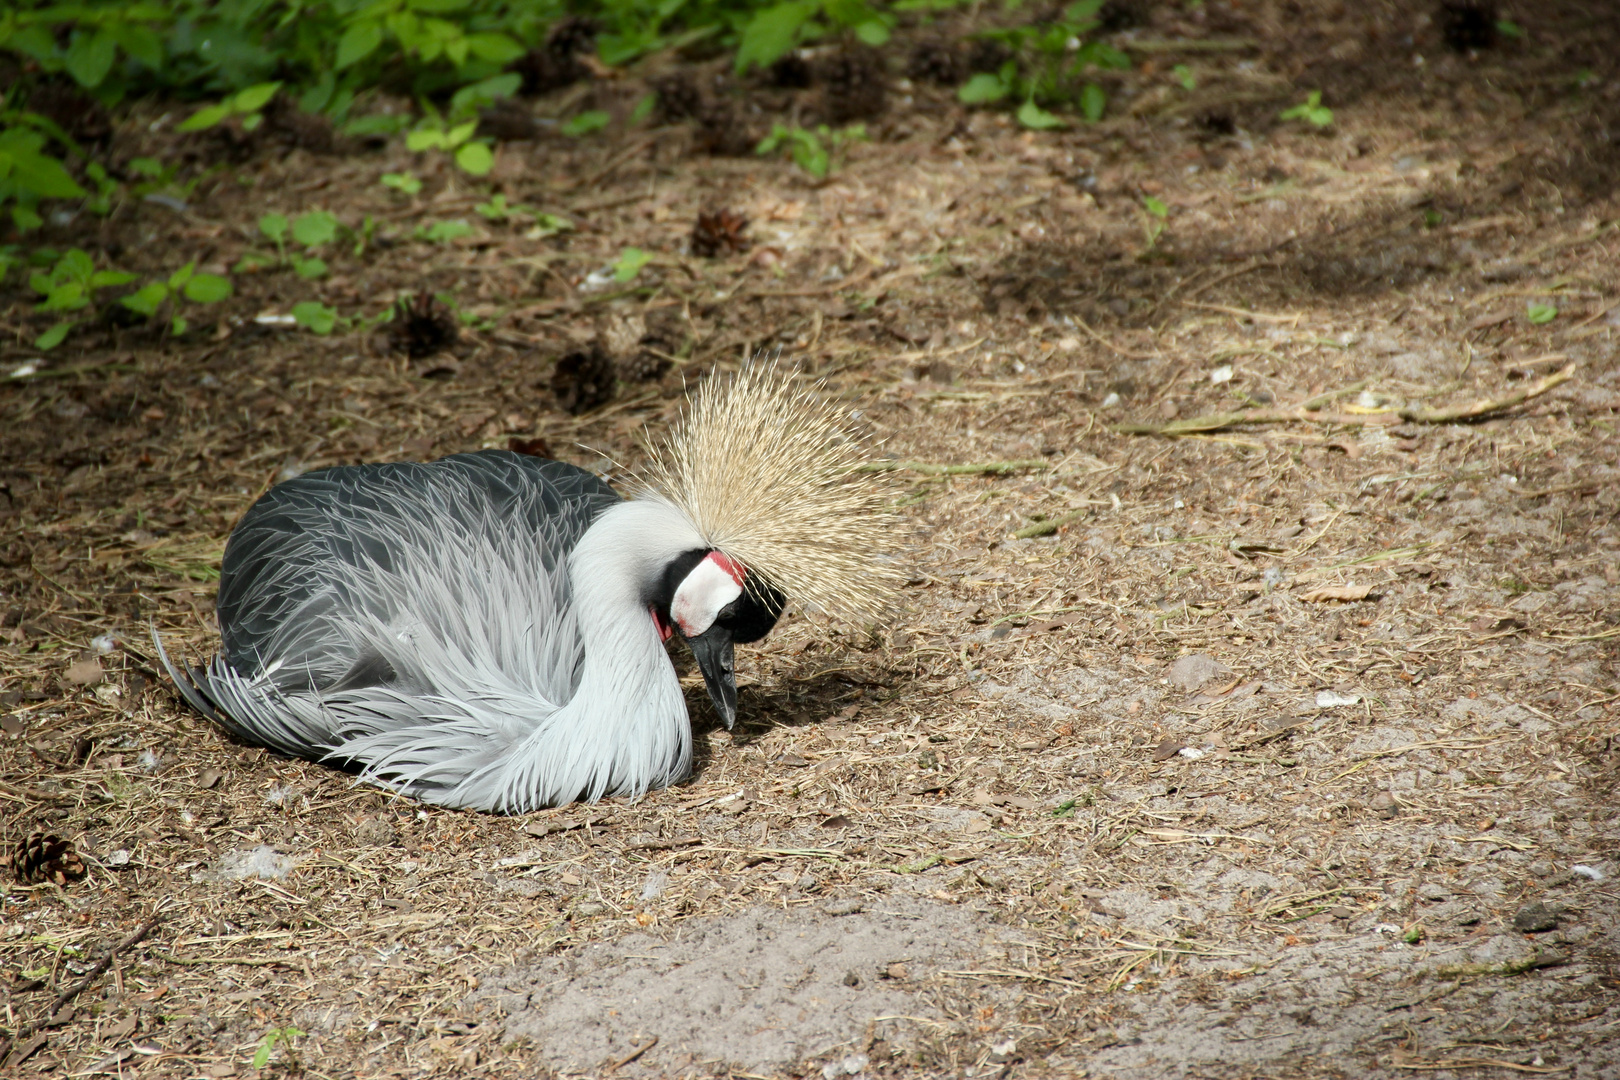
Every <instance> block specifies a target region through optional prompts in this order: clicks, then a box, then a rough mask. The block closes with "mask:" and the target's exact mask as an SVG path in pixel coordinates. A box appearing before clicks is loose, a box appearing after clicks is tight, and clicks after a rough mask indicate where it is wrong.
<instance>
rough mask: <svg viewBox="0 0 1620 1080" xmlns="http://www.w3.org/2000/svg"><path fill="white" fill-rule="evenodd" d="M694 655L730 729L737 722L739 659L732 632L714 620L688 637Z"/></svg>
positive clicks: (715, 706)
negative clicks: (710, 624) (734, 649)
mask: <svg viewBox="0 0 1620 1080" xmlns="http://www.w3.org/2000/svg"><path fill="white" fill-rule="evenodd" d="M686 643H687V644H688V645H690V646H691V647H692V655H693V656H695V657H697V662H698V668H699V670H701V671H702V672H703V681H704V682H705V683H707V684H708V687H709V700H710V701H712V702H714V711H715V712H717V713H719V714H720V719H721V720H724V721H725V723H726V730H727V731H730V730H731V727H732V725H733V724H735V723H736V722H737V661H736V657H735V655H734V653H733V649H732V641H731V631H729V630H727V629H726V628H725V627H723V626H721V625H720V624H719V623H715V624H714V625H713V626H711V627H709V628H708V629H707V630H705V631H703V633H701V634H699V635H698V636H697V637H694V638H687V639H686Z"/></svg>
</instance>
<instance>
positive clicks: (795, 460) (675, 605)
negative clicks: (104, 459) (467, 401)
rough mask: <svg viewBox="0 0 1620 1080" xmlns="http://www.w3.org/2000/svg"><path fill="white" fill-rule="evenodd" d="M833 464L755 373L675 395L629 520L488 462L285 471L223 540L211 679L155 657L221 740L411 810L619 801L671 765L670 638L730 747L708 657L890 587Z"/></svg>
mask: <svg viewBox="0 0 1620 1080" xmlns="http://www.w3.org/2000/svg"><path fill="white" fill-rule="evenodd" d="M857 446H858V444H857V443H856V441H855V440H854V439H853V438H852V437H851V433H850V431H849V430H848V425H847V423H846V422H845V421H844V420H843V419H841V417H840V416H839V414H838V413H837V412H836V411H835V410H834V409H833V408H832V407H831V406H830V405H828V404H827V403H826V402H825V401H824V400H823V399H822V398H821V397H820V396H819V395H818V394H816V393H815V392H814V391H813V390H810V389H806V388H804V387H802V386H799V385H797V384H796V383H794V382H793V381H792V380H791V379H790V378H789V377H787V376H785V375H782V374H780V373H778V372H776V371H775V370H774V368H772V367H769V366H765V365H756V366H754V367H752V368H749V369H746V370H745V371H744V372H743V373H742V374H740V375H737V376H735V377H733V378H731V379H729V380H728V379H725V378H722V377H720V376H715V377H713V378H711V379H709V380H708V381H707V382H706V383H705V384H704V385H703V386H702V387H701V388H700V389H699V391H698V392H697V394H696V395H695V396H694V399H693V400H692V402H691V403H690V405H689V407H688V409H687V411H686V413H685V415H684V417H683V418H682V419H681V420H680V421H679V422H678V423H677V424H676V426H675V428H674V430H673V431H672V433H671V435H670V437H669V439H668V440H667V441H666V442H665V444H664V445H663V446H662V447H661V448H660V449H658V450H656V451H655V452H654V453H653V455H652V459H651V464H650V465H649V467H648V469H647V471H646V475H645V477H644V478H643V479H642V480H641V481H640V483H639V486H638V489H637V490H636V491H635V492H634V495H635V497H634V498H631V499H628V500H627V499H624V498H621V497H620V496H619V495H618V494H617V493H616V492H615V491H614V490H613V489H612V488H610V487H608V486H607V484H605V483H603V482H602V481H601V480H600V479H598V478H597V477H595V476H594V475H592V474H591V473H588V472H586V471H584V470H582V469H578V468H575V467H574V466H571V465H567V464H564V463H561V462H556V461H546V460H542V459H538V458H531V457H525V456H522V455H518V454H512V453H507V452H504V451H487V450H486V451H482V452H479V453H472V454H458V455H456V456H454V457H449V458H445V459H443V460H441V461H435V462H430V463H427V464H417V463H393V464H377V465H357V466H345V467H340V468H332V469H325V470H321V471H319V472H312V473H307V474H305V475H303V476H300V477H297V478H295V479H292V480H289V481H287V482H285V483H282V484H279V485H277V486H276V487H274V488H271V489H270V490H269V491H268V492H266V493H265V495H264V496H263V497H262V498H260V499H259V500H258V501H257V502H256V503H254V504H253V506H252V507H251V508H250V509H249V510H248V512H247V514H246V515H245V516H244V517H243V518H242V521H241V523H240V524H239V525H238V526H237V527H236V529H235V531H234V532H233V533H232V534H231V537H230V540H229V541H228V542H227V544H226V546H225V556H224V562H223V565H222V568H221V571H220V584H219V602H218V615H219V628H220V638H221V643H220V651H219V653H218V654H217V655H216V656H215V657H214V658H213V660H212V661H211V662H209V664H208V665H207V666H206V667H202V668H194V669H192V670H191V672H190V678H189V679H187V678H184V677H182V676H181V674H180V673H179V672H178V671H176V670H175V668H174V666H173V665H172V664H171V663H170V661H169V657H168V655H167V653H164V652H163V647H162V644H161V642H158V643H157V647H158V650H159V652H160V654H161V655H162V659H163V663H164V665H165V667H166V668H167V669H168V672H169V675H170V677H171V678H172V679H174V682H175V686H176V687H177V688H178V689H179V691H180V693H181V695H182V696H183V697H184V698H185V699H186V701H187V702H188V703H189V704H190V705H191V706H192V707H193V708H195V709H196V710H198V711H199V712H201V713H203V714H204V715H206V716H208V717H210V718H212V719H213V720H214V721H216V722H218V723H219V724H220V725H221V726H223V727H225V728H227V729H228V730H230V731H231V732H232V733H234V734H235V735H237V736H239V737H241V738H243V739H246V740H248V741H250V742H254V743H258V744H260V745H263V746H267V747H269V748H271V749H273V750H276V751H279V752H280V753H283V754H287V755H291V756H295V757H302V758H308V759H311V760H316V761H323V762H328V763H332V764H336V765H341V766H344V767H347V768H350V769H353V770H356V771H358V773H359V775H360V778H361V779H363V780H367V781H371V782H374V783H378V784H381V785H384V786H387V787H391V788H393V789H395V790H397V791H400V792H403V793H405V794H409V795H412V796H415V797H418V798H421V799H423V800H425V801H427V802H432V803H437V804H440V805H444V806H451V807H465V808H471V809H477V810H488V811H494V812H498V813H523V812H526V811H529V810H535V809H539V808H541V807H546V806H554V805H558V804H560V803H565V802H570V801H573V800H575V799H590V800H594V799H598V798H601V797H602V796H604V795H639V794H641V793H643V792H646V791H648V790H649V789H652V788H657V787H662V786H664V785H667V784H670V783H672V782H674V781H677V780H680V779H681V778H683V777H684V776H685V775H686V774H687V773H688V772H689V770H690V768H691V761H692V728H691V722H690V719H689V717H688V716H687V710H686V702H685V698H684V697H683V695H682V693H681V686H680V681H679V679H678V678H677V676H676V673H675V669H674V666H673V665H672V663H671V661H670V658H669V655H668V653H667V652H666V646H665V642H666V640H667V639H668V638H669V637H671V636H672V635H675V634H678V635H680V637H681V638H683V639H684V640H685V641H686V643H687V644H688V645H689V646H690V647H691V649H692V652H693V654H694V655H695V657H696V659H697V662H698V666H699V668H701V669H702V672H703V678H704V681H705V683H706V684H707V686H708V691H709V697H710V699H711V700H712V701H713V702H714V706H715V709H716V710H717V711H718V712H719V714H720V717H721V719H722V720H724V722H725V724H726V726H727V727H728V728H729V727H730V726H731V725H732V723H733V721H734V720H735V717H736V708H737V686H736V681H735V676H734V671H733V651H732V650H733V646H734V645H735V644H737V643H742V642H750V641H756V640H758V639H760V638H762V637H764V636H765V634H766V633H768V632H769V631H770V629H771V628H772V626H773V625H774V624H775V623H776V620H777V618H778V616H779V615H780V614H781V612H782V609H783V606H784V604H785V603H786V602H787V601H788V600H789V599H794V600H798V601H801V602H804V603H807V604H810V605H812V606H814V607H819V608H821V609H823V610H825V611H828V612H830V613H833V614H841V615H846V616H861V615H870V614H873V613H875V612H876V611H877V610H878V609H879V608H880V607H881V606H882V604H883V602H884V599H885V596H886V595H887V593H888V590H889V588H890V587H891V586H892V584H893V580H894V571H893V569H892V568H891V566H890V564H889V563H888V562H887V561H886V560H885V559H884V557H883V550H884V547H885V537H886V529H885V528H884V525H883V523H882V515H881V514H880V513H879V509H880V503H881V496H880V492H879V489H878V488H877V487H875V486H874V485H873V484H871V483H870V482H868V481H866V480H863V478H862V475H861V474H860V472H859V469H858V467H859V464H860V460H859V451H858V449H857ZM153 637H154V640H156V638H157V634H156V631H155V629H154V632H153Z"/></svg>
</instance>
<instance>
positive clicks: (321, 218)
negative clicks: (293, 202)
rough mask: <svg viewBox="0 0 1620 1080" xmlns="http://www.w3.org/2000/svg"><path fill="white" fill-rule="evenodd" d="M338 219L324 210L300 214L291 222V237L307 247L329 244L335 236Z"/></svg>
mask: <svg viewBox="0 0 1620 1080" xmlns="http://www.w3.org/2000/svg"><path fill="white" fill-rule="evenodd" d="M337 230H338V219H337V218H335V217H333V216H332V215H331V214H329V213H327V212H326V211H325V210H311V211H310V212H309V213H307V214H300V215H299V216H298V218H297V219H296V220H294V221H293V223H292V237H293V239H294V240H295V241H297V242H298V243H300V244H302V245H304V246H305V247H307V248H318V247H321V246H323V245H325V244H330V243H331V242H332V241H333V240H334V239H336V238H337Z"/></svg>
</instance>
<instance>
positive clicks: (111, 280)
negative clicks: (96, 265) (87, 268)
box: [90, 270, 135, 289]
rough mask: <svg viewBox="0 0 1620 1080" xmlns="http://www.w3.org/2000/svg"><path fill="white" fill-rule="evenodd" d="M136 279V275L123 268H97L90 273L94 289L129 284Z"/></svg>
mask: <svg viewBox="0 0 1620 1080" xmlns="http://www.w3.org/2000/svg"><path fill="white" fill-rule="evenodd" d="M134 280H135V275H134V274H130V273H126V272H125V271H123V270H97V271H96V272H95V273H94V274H91V275H90V287H91V288H92V289H107V288H111V287H112V286H114V285H128V284H129V283H130V282H132V281H134Z"/></svg>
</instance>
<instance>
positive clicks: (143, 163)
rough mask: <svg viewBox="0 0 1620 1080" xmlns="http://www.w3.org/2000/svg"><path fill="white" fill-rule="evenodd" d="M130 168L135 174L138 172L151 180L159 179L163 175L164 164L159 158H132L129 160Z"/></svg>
mask: <svg viewBox="0 0 1620 1080" xmlns="http://www.w3.org/2000/svg"><path fill="white" fill-rule="evenodd" d="M129 167H130V169H131V170H133V171H135V172H138V173H140V174H141V175H142V176H145V177H149V178H153V177H159V176H162V175H163V163H162V162H161V161H159V160H158V159H157V158H149V157H138V158H130V159H129Z"/></svg>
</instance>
